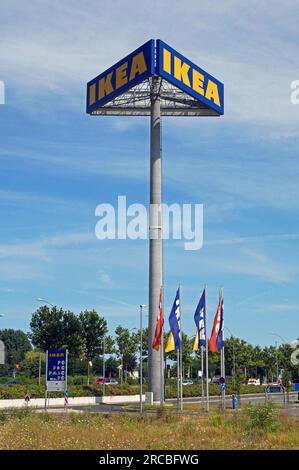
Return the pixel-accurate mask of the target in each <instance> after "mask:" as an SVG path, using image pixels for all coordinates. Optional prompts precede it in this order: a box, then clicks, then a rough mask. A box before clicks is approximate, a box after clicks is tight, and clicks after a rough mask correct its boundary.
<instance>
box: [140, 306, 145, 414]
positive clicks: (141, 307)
mask: <svg viewBox="0 0 299 470" xmlns="http://www.w3.org/2000/svg"><path fill="white" fill-rule="evenodd" d="M144 307H146V305H144V304H140V305H139V308H140V369H139V382H140V413H141V414H142V412H143V409H142V381H143V374H142V309H143V308H144Z"/></svg>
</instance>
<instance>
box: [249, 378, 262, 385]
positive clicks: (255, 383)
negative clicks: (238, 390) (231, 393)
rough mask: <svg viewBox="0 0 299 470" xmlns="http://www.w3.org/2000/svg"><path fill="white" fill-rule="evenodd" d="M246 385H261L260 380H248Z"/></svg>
mask: <svg viewBox="0 0 299 470" xmlns="http://www.w3.org/2000/svg"><path fill="white" fill-rule="evenodd" d="M247 385H261V381H260V379H254V378H251V379H248V382H247Z"/></svg>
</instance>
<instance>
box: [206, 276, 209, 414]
mask: <svg viewBox="0 0 299 470" xmlns="http://www.w3.org/2000/svg"><path fill="white" fill-rule="evenodd" d="M205 301H206V305H205V307H206V312H205V313H206V318H205V333H206V396H207V397H206V410H207V412H209V410H210V402H209V340H208V335H207V331H208V330H207V286H206V285H205Z"/></svg>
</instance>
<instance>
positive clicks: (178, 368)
mask: <svg viewBox="0 0 299 470" xmlns="http://www.w3.org/2000/svg"><path fill="white" fill-rule="evenodd" d="M176 355H177V359H176V363H177V373H176V375H177V409H178V411H179V409H180V350H179V349H177V350H176Z"/></svg>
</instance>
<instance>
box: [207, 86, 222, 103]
mask: <svg viewBox="0 0 299 470" xmlns="http://www.w3.org/2000/svg"><path fill="white" fill-rule="evenodd" d="M206 98H207V99H208V100H213V101H214V103H215V104H217V106H220V99H219V93H218V86H217V84H216V83H214V82H212V81H211V80H209V81H208V84H207V90H206Z"/></svg>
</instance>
